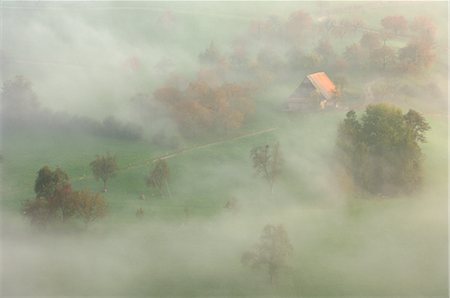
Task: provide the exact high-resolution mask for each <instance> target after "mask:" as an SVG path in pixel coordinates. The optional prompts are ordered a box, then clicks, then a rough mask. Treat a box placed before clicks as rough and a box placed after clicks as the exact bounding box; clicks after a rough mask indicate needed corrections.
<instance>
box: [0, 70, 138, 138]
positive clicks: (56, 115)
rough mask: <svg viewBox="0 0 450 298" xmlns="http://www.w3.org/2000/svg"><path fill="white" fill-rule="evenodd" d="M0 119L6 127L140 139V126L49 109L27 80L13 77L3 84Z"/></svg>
mask: <svg viewBox="0 0 450 298" xmlns="http://www.w3.org/2000/svg"><path fill="white" fill-rule="evenodd" d="M2 99H3V101H2V104H3V106H2V120H3V123H4V125H5V128H6V129H8V130H11V129H14V128H16V127H26V128H33V129H36V128H42V129H45V130H47V131H48V130H52V131H55V130H58V131H64V132H67V131H80V132H85V133H89V134H92V135H96V136H106V137H113V138H120V139H129V140H137V139H141V138H142V127H140V126H139V125H137V124H134V123H131V122H126V123H124V122H122V121H120V120H118V119H117V118H115V117H113V116H109V117H106V118H105V119H104V120H103V121H97V120H94V119H92V118H89V117H80V116H76V115H71V114H70V113H67V112H53V111H50V110H48V109H45V108H43V107H42V106H41V105H40V103H39V101H38V97H37V95H36V93H35V92H34V90H33V86H32V83H31V81H30V80H28V79H27V78H25V77H24V76H16V77H14V78H12V79H10V80H7V81H5V82H4V83H3V89H2Z"/></svg>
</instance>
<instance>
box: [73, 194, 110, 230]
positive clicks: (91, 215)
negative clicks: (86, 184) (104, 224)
mask: <svg viewBox="0 0 450 298" xmlns="http://www.w3.org/2000/svg"><path fill="white" fill-rule="evenodd" d="M72 196H73V203H74V205H75V207H76V208H75V210H76V214H77V215H78V216H79V217H80V218H81V219H82V220H83V222H84V223H85V224H86V225H88V224H89V223H92V222H94V221H95V220H97V219H99V218H102V217H104V216H105V215H106V212H107V209H108V206H107V204H106V201H105V199H104V198H103V196H102V195H100V194H99V193H91V192H90V191H87V190H83V191H76V192H73V194H72Z"/></svg>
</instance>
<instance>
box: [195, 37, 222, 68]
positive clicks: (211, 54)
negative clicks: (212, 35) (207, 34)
mask: <svg viewBox="0 0 450 298" xmlns="http://www.w3.org/2000/svg"><path fill="white" fill-rule="evenodd" d="M198 58H199V60H200V62H202V63H211V64H214V63H217V62H219V61H220V59H221V55H220V52H219V50H218V48H217V47H216V45H215V44H214V42H213V41H211V43H210V44H209V47H208V48H206V50H205V51H204V52H203V53H201V54H200V55H199V56H198Z"/></svg>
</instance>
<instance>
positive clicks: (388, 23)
mask: <svg viewBox="0 0 450 298" xmlns="http://www.w3.org/2000/svg"><path fill="white" fill-rule="evenodd" d="M381 25H382V26H383V28H384V29H385V30H387V31H390V32H393V33H394V34H404V33H405V32H406V30H407V29H408V21H407V20H406V18H405V17H404V16H400V15H396V16H387V17H385V18H383V19H382V20H381Z"/></svg>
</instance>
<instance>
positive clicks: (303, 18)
mask: <svg viewBox="0 0 450 298" xmlns="http://www.w3.org/2000/svg"><path fill="white" fill-rule="evenodd" d="M312 26H313V19H312V17H311V16H310V15H309V14H308V13H307V12H305V11H303V10H297V11H294V12H293V13H291V15H290V16H289V19H288V21H287V23H286V32H287V35H288V38H289V39H290V40H292V41H294V42H299V41H302V40H303V39H304V37H305V34H306V33H309V32H310V31H311V28H312Z"/></svg>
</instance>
